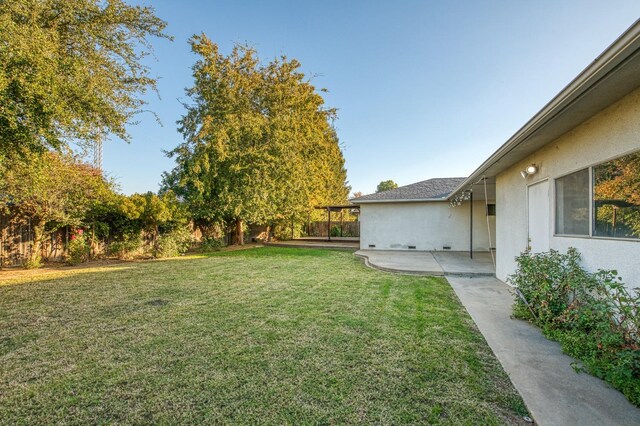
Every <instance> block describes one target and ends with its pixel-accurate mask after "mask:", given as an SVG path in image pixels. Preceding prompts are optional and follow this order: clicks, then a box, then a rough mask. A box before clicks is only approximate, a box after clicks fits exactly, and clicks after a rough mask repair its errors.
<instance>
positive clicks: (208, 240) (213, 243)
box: [200, 237, 225, 252]
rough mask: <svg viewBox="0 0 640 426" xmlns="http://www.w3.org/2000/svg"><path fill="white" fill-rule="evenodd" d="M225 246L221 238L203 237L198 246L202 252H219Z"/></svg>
mask: <svg viewBox="0 0 640 426" xmlns="http://www.w3.org/2000/svg"><path fill="white" fill-rule="evenodd" d="M224 246H225V244H224V241H223V240H222V239H221V238H214V237H205V238H204V239H203V240H202V244H201V245H200V250H202V251H203V252H210V251H220V250H221V249H222V248H223V247H224Z"/></svg>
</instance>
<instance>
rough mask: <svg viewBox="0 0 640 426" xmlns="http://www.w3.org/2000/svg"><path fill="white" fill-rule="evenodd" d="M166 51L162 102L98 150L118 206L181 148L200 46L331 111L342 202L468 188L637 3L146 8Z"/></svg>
mask: <svg viewBox="0 0 640 426" xmlns="http://www.w3.org/2000/svg"><path fill="white" fill-rule="evenodd" d="M146 4H151V5H152V6H153V7H154V8H155V9H156V13H157V15H158V16H159V17H161V18H162V19H164V20H166V21H167V22H168V24H169V25H168V28H167V32H168V33H169V34H171V35H173V36H174V37H175V39H174V41H173V42H169V41H166V40H159V41H158V40H156V41H155V42H154V46H155V59H150V60H149V66H150V67H151V69H152V74H153V75H154V76H156V77H159V79H160V81H159V85H158V88H159V92H160V98H158V96H156V95H155V94H153V95H150V96H148V97H147V98H148V101H149V106H148V109H150V110H152V111H154V112H155V113H157V115H158V116H159V118H160V120H161V122H162V126H160V125H159V124H158V123H157V122H156V121H155V119H154V118H153V116H152V115H150V114H142V115H140V116H139V117H138V119H139V120H140V123H139V124H138V125H136V126H132V127H130V133H131V135H132V142H131V143H130V144H126V143H125V142H122V141H120V140H112V141H109V142H107V143H106V144H105V148H104V160H103V161H104V162H103V165H104V169H105V171H106V172H107V173H108V174H110V175H111V176H112V177H114V178H116V180H117V181H118V182H119V184H120V186H121V189H122V191H123V192H124V193H127V194H130V193H133V192H144V191H149V190H151V191H156V190H157V189H158V185H159V183H160V180H161V174H162V172H163V171H166V170H170V169H171V168H172V167H173V160H171V159H169V158H166V157H165V156H164V154H163V153H162V150H167V149H171V148H173V147H175V146H176V145H177V144H179V143H180V142H181V140H182V137H181V135H180V134H179V133H178V132H177V130H176V124H175V122H176V121H177V120H178V119H179V118H180V117H181V116H182V114H183V113H184V109H183V107H182V104H181V103H180V100H182V101H187V100H188V99H187V98H185V95H184V88H185V87H188V86H190V85H191V84H192V78H191V69H190V67H191V66H192V64H193V62H194V61H195V56H193V55H192V54H191V53H190V50H189V46H188V44H187V40H188V39H189V37H190V36H191V35H193V34H196V33H201V32H204V33H206V34H207V36H208V37H209V38H211V39H212V40H213V41H215V42H216V43H218V44H219V45H220V47H221V49H222V51H223V52H224V53H228V52H229V51H230V49H231V47H232V46H233V44H234V43H235V42H241V43H245V42H247V43H249V44H251V45H253V46H254V47H256V48H257V50H258V52H259V55H260V57H261V58H262V59H263V60H265V61H268V60H270V59H272V58H273V57H275V56H279V55H282V54H284V55H287V56H288V57H290V58H296V59H298V60H299V61H300V62H301V63H302V66H303V70H304V71H305V72H306V73H307V75H309V76H314V78H313V83H314V84H315V85H316V87H318V88H321V87H322V88H326V89H328V90H329V93H328V94H326V95H325V99H326V101H327V104H328V105H329V106H332V107H336V108H338V110H339V111H338V116H339V119H338V121H337V123H336V127H337V129H338V135H339V137H340V140H341V143H342V147H343V152H344V155H345V159H346V166H347V171H348V179H349V184H350V185H351V186H352V191H354V192H355V191H362V192H363V193H370V192H373V191H375V187H376V185H377V184H378V182H380V181H382V180H387V179H392V180H394V181H396V182H397V183H398V184H400V185H406V184H410V183H413V182H417V181H420V180H424V179H428V178H432V177H448V176H466V175H468V174H470V173H471V172H472V171H473V170H474V169H475V168H476V167H477V166H478V165H479V164H480V163H481V162H482V161H483V160H484V159H485V158H486V157H488V156H489V155H490V154H491V153H492V152H493V151H495V149H496V148H498V147H499V146H500V145H502V144H503V143H504V142H505V141H506V140H507V139H508V138H509V137H510V136H511V135H512V134H514V133H515V132H516V131H517V130H518V129H519V128H520V127H521V126H522V125H524V123H525V122H526V121H527V120H528V119H529V118H530V117H531V116H532V115H534V114H535V113H536V112H537V111H538V110H540V109H541V108H542V107H543V106H544V105H545V104H546V103H547V102H548V101H549V100H551V98H552V97H553V96H554V95H555V94H557V93H558V92H559V91H560V90H561V89H562V88H563V87H564V86H565V85H567V84H568V83H569V81H570V80H572V79H573V78H574V77H575V76H576V75H577V74H578V73H579V72H580V71H582V70H583V69H584V68H585V67H586V66H587V65H588V64H589V63H590V62H591V61H592V60H594V59H595V58H596V56H597V55H599V54H600V53H601V52H602V51H603V50H604V49H605V48H606V47H607V46H608V45H609V44H611V43H612V42H613V41H614V40H615V39H616V38H617V37H618V36H619V35H620V34H621V33H622V32H623V31H624V30H626V29H627V28H628V27H629V26H630V25H631V24H632V23H633V22H635V20H636V19H638V17H640V1H638V0H607V1H591V0H582V1H578V0H576V1H558V0H555V1H549V0H535V1H533V0H531V1H525V0H519V1H518V0H504V1H480V0H471V1H456V0H450V1H438V2H436V1H409V0H397V1H391V0H389V1H348V0H342V1H327V0H323V1H314V2H305V1H293V0H291V1H243V0H235V1H234V0H228V1H205V0H203V1H195V0H193V1H190V0H184V1H175V0H174V1H172V0H157V1H151V2H149V1H147V2H146Z"/></svg>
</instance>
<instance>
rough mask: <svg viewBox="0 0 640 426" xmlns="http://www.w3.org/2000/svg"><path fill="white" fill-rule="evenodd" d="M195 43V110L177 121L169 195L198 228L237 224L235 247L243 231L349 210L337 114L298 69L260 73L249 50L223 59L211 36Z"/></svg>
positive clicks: (285, 65) (274, 67)
mask: <svg viewBox="0 0 640 426" xmlns="http://www.w3.org/2000/svg"><path fill="white" fill-rule="evenodd" d="M190 44H191V48H192V50H193V51H194V52H195V53H196V54H197V55H198V56H199V59H198V61H197V62H196V64H195V65H194V67H193V76H194V85H193V87H191V88H189V89H187V94H188V95H189V97H190V98H191V100H192V102H193V103H192V104H189V105H185V108H186V109H187V112H186V114H185V115H184V116H183V117H182V119H181V120H180V122H179V124H180V128H179V130H180V132H181V133H182V135H183V137H184V139H185V141H184V142H183V143H182V144H180V145H179V146H178V147H176V148H175V149H174V150H172V151H170V152H169V153H168V155H169V156H170V157H174V158H175V160H176V163H177V165H176V167H175V168H174V169H173V170H172V171H171V172H169V173H166V174H165V175H164V179H163V181H164V183H163V188H164V189H172V190H173V191H174V192H175V193H176V195H177V196H178V197H180V198H181V199H182V200H184V201H185V202H186V203H187V204H188V205H189V208H190V211H191V213H192V214H193V216H194V218H195V219H196V220H203V219H205V220H209V221H212V222H215V221H226V222H227V223H233V225H234V227H235V235H236V243H238V244H243V226H244V223H260V224H270V223H273V222H276V221H286V222H287V223H291V222H292V221H294V222H295V221H296V220H298V221H300V220H302V218H303V217H304V216H306V213H308V212H310V211H311V210H312V208H313V206H314V205H318V204H322V203H330V202H344V201H346V198H347V194H348V191H349V188H348V187H347V186H346V171H345V169H344V158H343V156H342V152H341V150H340V147H339V142H338V137H337V135H336V132H335V130H334V129H333V128H332V126H331V121H332V120H333V119H335V116H336V111H335V110H334V109H331V108H325V107H324V99H323V98H322V96H320V95H319V94H318V93H317V92H316V90H315V88H314V87H313V86H312V85H311V84H310V83H309V82H308V81H305V76H304V74H303V73H301V72H300V71H299V68H300V64H299V62H297V61H296V60H288V59H287V58H286V57H282V58H279V59H276V60H273V61H272V62H270V63H268V64H267V65H261V64H260V62H259V60H258V58H257V53H256V51H255V50H254V49H253V48H250V47H248V46H244V45H236V46H235V47H234V48H233V50H232V52H231V53H230V54H229V55H228V56H224V55H222V54H221V53H220V52H219V49H218V46H217V45H216V44H215V43H213V42H211V41H210V40H209V39H208V38H207V37H206V36H205V35H200V36H194V37H192V38H191V40H190Z"/></svg>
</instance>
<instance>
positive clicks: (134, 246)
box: [108, 235, 143, 259]
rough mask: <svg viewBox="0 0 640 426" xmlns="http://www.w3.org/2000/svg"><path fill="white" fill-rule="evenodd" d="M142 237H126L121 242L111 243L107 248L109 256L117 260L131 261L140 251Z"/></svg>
mask: <svg viewBox="0 0 640 426" xmlns="http://www.w3.org/2000/svg"><path fill="white" fill-rule="evenodd" d="M142 244H143V242H142V237H141V236H140V235H135V236H126V237H124V239H123V240H122V241H113V242H112V243H110V244H109V246H108V251H109V254H110V255H112V256H116V257H117V258H118V259H132V258H133V257H135V255H136V254H138V253H140V252H141V250H142Z"/></svg>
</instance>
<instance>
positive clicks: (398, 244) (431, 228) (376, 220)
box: [360, 201, 495, 251]
mask: <svg viewBox="0 0 640 426" xmlns="http://www.w3.org/2000/svg"><path fill="white" fill-rule="evenodd" d="M473 208H474V212H473V213H474V215H473V216H474V235H473V239H474V245H473V246H474V250H477V251H487V250H488V247H489V237H488V235H489V234H488V231H487V221H486V219H487V218H486V216H485V203H484V201H476V202H474V207H473ZM489 219H490V226H491V230H492V236H493V238H492V241H495V220H494V217H493V216H491V217H489ZM494 244H495V243H494ZM369 245H375V249H376V250H407V249H408V248H409V246H415V247H416V250H442V249H443V246H450V247H451V250H452V251H466V250H469V202H466V203H464V204H463V205H462V206H458V207H450V206H449V203H448V202H439V201H435V202H419V203H379V204H362V205H361V207H360V247H361V248H362V249H369Z"/></svg>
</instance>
